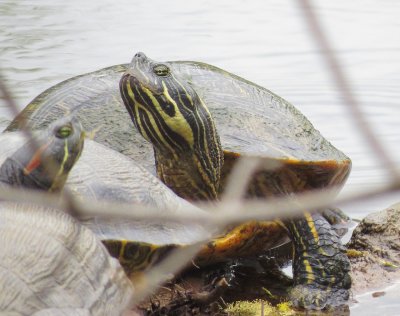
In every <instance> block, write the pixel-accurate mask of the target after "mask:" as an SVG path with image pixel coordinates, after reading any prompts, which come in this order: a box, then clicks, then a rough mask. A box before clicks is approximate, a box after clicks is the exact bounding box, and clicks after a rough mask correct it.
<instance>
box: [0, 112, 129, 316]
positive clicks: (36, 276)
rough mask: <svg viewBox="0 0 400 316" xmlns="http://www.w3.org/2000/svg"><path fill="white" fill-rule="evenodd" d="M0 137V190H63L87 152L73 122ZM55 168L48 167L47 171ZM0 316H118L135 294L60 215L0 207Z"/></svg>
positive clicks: (22, 206) (101, 251) (95, 243)
mask: <svg viewBox="0 0 400 316" xmlns="http://www.w3.org/2000/svg"><path fill="white" fill-rule="evenodd" d="M34 136H35V140H36V142H35V143H36V144H39V147H38V148H37V149H36V148H35V147H32V143H31V141H27V139H26V137H24V135H22V133H21V132H16V133H9V134H3V135H0V144H1V146H0V147H1V152H0V165H1V167H0V190H1V189H2V188H4V187H7V186H18V187H20V188H29V189H38V190H44V191H51V192H54V191H55V190H56V189H57V190H60V189H61V188H62V186H63V183H64V182H65V180H66V177H67V175H68V173H69V171H70V169H71V168H72V166H73V165H74V163H75V162H76V160H77V159H78V157H79V154H80V152H81V150H82V144H83V134H82V132H81V126H80V124H79V123H78V121H77V120H76V119H73V118H62V119H61V120H59V121H56V122H55V123H53V124H51V125H50V127H49V128H48V129H47V130H44V131H40V132H36V133H35V134H34ZM50 160H51V161H52V164H51V167H52V168H54V170H52V168H46V167H45V164H47V165H48V164H49V161H50ZM0 223H1V224H0V226H1V229H0V240H1V247H2V249H1V252H0V266H1V269H0V310H1V311H2V313H6V314H7V315H8V313H10V314H13V315H14V314H15V315H17V314H18V315H110V314H112V315H121V314H122V313H123V312H124V311H127V310H128V309H129V308H130V307H131V306H130V305H131V303H130V302H131V299H132V297H133V286H132V284H131V282H130V281H129V279H128V278H127V277H126V275H125V273H124V271H123V269H122V268H121V266H120V265H119V263H118V261H117V260H115V259H114V258H112V257H111V256H110V255H109V254H108V252H107V250H106V248H105V247H104V245H103V244H102V243H101V241H100V239H98V237H97V236H96V235H95V234H93V232H92V231H91V230H90V229H87V228H86V227H84V226H82V225H81V224H80V223H79V222H78V221H77V220H76V219H74V218H72V217H71V216H70V215H68V214H66V213H65V212H62V211H60V210H57V209H52V208H48V207H40V206H35V205H29V204H27V203H17V202H5V201H2V202H1V203H0Z"/></svg>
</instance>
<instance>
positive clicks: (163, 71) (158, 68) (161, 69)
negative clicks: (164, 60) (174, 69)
mask: <svg viewBox="0 0 400 316" xmlns="http://www.w3.org/2000/svg"><path fill="white" fill-rule="evenodd" d="M153 72H154V73H155V74H156V75H157V76H159V77H166V76H168V75H169V73H170V70H169V68H168V67H167V66H165V65H155V66H154V67H153Z"/></svg>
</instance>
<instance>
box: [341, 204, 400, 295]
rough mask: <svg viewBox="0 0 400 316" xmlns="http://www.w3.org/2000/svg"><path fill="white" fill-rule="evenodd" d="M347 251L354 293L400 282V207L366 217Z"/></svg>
mask: <svg viewBox="0 0 400 316" xmlns="http://www.w3.org/2000/svg"><path fill="white" fill-rule="evenodd" d="M347 247H348V249H349V251H348V255H349V257H350V261H351V270H352V271H351V275H352V282H353V284H352V291H353V293H357V294H361V293H364V292H367V291H371V290H373V289H377V288H380V287H386V286H388V285H391V284H393V282H394V280H395V279H399V278H400V203H399V204H395V205H393V206H391V207H389V208H387V209H386V210H383V211H381V212H376V213H372V214H370V215H368V216H367V217H365V218H364V219H363V220H362V221H361V223H360V224H359V225H358V226H357V227H356V228H355V230H354V232H353V236H352V237H351V240H350V242H349V243H348V245H347Z"/></svg>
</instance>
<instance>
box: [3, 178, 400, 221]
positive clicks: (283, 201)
mask: <svg viewBox="0 0 400 316" xmlns="http://www.w3.org/2000/svg"><path fill="white" fill-rule="evenodd" d="M22 192H23V193H22ZM395 192H400V181H399V182H394V183H389V184H385V185H380V186H376V187H374V188H372V189H369V190H363V191H360V192H357V193H350V194H342V195H341V196H340V197H339V198H336V199H335V196H336V193H337V189H335V188H333V189H330V190H319V191H313V192H307V193H301V194H296V195H293V196H289V197H281V198H273V199H272V198H269V199H267V200H264V199H260V200H246V201H243V203H241V205H240V207H238V209H237V212H235V213H229V216H227V214H226V213H224V212H218V210H219V209H220V208H223V209H230V208H234V207H236V205H235V204H236V202H232V201H223V202H219V203H198V204H196V206H198V207H200V208H202V209H203V210H206V211H208V212H199V213H194V212H191V213H190V214H184V213H177V214H165V213H163V212H160V210H159V208H157V207H149V206H143V205H132V204H126V203H125V204H123V203H115V202H98V201H94V200H90V199H82V200H81V199H76V200H75V203H76V207H77V208H78V209H79V210H80V212H81V213H82V214H83V215H85V216H110V214H112V216H113V217H115V216H120V217H122V218H126V219H127V221H129V220H149V221H153V222H166V221H169V222H175V221H177V222H188V223H189V222H195V223H198V224H203V225H206V224H213V225H228V224H232V223H237V222H243V221H248V220H273V219H276V218H277V217H279V218H285V217H293V216H296V215H300V214H303V213H304V209H320V208H323V207H326V206H330V205H332V204H333V202H334V203H335V204H340V205H345V204H349V203H353V202H357V201H366V200H368V199H373V198H376V197H377V196H381V195H383V194H389V193H395ZM0 200H7V201H14V202H21V203H29V204H35V205H40V206H47V207H52V208H58V209H61V210H64V211H65V210H67V209H68V206H69V205H68V202H67V201H68V200H67V198H65V196H64V195H61V196H60V197H56V196H54V195H51V194H49V193H43V192H36V191H28V190H26V191H25V190H24V191H21V190H20V189H16V188H0Z"/></svg>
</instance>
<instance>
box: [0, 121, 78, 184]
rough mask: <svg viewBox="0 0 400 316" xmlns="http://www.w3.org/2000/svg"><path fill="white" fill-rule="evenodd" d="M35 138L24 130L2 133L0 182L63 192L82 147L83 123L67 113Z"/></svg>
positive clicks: (37, 133) (34, 135)
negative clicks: (29, 137) (24, 133)
mask: <svg viewBox="0 0 400 316" xmlns="http://www.w3.org/2000/svg"><path fill="white" fill-rule="evenodd" d="M32 137H33V139H29V140H28V137H27V135H23V133H22V132H15V133H5V134H2V135H1V138H0V147H1V153H0V183H1V184H3V185H4V184H5V185H11V186H17V187H23V188H27V189H40V190H45V191H49V192H57V191H60V190H61V188H63V187H64V184H65V181H66V179H67V177H68V174H69V172H70V171H71V168H72V166H73V165H74V164H75V163H76V161H77V160H78V159H79V156H80V154H81V152H82V149H83V139H84V134H83V131H82V128H81V126H80V123H79V122H78V120H77V119H76V118H75V117H70V116H66V117H63V118H61V119H59V120H57V121H55V122H53V123H52V124H51V125H50V126H48V127H47V128H46V129H45V130H41V131H38V132H36V133H34V134H33V135H32ZM36 146H37V148H36Z"/></svg>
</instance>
